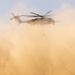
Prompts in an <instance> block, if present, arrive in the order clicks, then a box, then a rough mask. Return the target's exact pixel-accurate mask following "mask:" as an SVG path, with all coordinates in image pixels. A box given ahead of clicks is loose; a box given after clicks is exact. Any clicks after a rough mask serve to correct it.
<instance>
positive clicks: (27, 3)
mask: <svg viewBox="0 0 75 75" xmlns="http://www.w3.org/2000/svg"><path fill="white" fill-rule="evenodd" d="M74 3H75V0H7V1H6V0H0V16H1V19H4V18H7V19H8V17H9V15H10V13H11V12H13V11H14V10H15V9H16V11H17V10H18V9H19V8H18V7H20V10H19V12H20V11H21V12H25V11H26V7H28V8H29V9H28V10H29V12H30V11H33V10H34V9H37V10H38V11H39V12H40V13H46V12H47V11H50V10H51V11H55V10H58V9H60V8H61V6H62V5H63V4H68V5H71V6H72V7H75V4H74ZM19 5H22V6H19Z"/></svg>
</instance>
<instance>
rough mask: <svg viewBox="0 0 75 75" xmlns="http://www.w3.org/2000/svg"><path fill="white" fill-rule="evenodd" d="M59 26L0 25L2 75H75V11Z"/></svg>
mask: <svg viewBox="0 0 75 75" xmlns="http://www.w3.org/2000/svg"><path fill="white" fill-rule="evenodd" d="M55 19H56V20H57V19H58V20H61V22H58V23H55V25H44V26H41V25H35V26H34V25H28V24H19V25H17V24H15V23H14V24H13V23H12V24H11V23H9V24H4V23H1V24H0V28H1V29H0V75H75V9H68V10H65V12H64V13H62V14H61V15H59V16H57V17H55Z"/></svg>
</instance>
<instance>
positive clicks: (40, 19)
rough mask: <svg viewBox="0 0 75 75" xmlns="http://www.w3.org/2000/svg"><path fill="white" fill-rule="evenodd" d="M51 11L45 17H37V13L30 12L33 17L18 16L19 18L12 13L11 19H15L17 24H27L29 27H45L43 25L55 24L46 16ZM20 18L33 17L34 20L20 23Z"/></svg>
mask: <svg viewBox="0 0 75 75" xmlns="http://www.w3.org/2000/svg"><path fill="white" fill-rule="evenodd" d="M50 12H51V11H48V12H47V13H46V14H45V15H39V14H37V13H34V12H30V13H31V14H33V15H20V16H15V15H14V13H12V15H13V18H11V19H15V20H16V21H17V22H19V23H27V24H31V25H35V24H39V25H45V24H53V25H54V24H55V20H53V19H52V18H48V16H49V15H48V14H49V13H50ZM22 16H26V17H34V19H31V20H27V21H22V20H21V19H20V17H22Z"/></svg>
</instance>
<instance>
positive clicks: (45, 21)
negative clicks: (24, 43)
mask: <svg viewBox="0 0 75 75" xmlns="http://www.w3.org/2000/svg"><path fill="white" fill-rule="evenodd" d="M23 23H28V24H32V25H35V24H39V25H45V24H53V25H54V23H55V21H54V20H53V19H52V18H35V19H32V20H28V21H24V22H23Z"/></svg>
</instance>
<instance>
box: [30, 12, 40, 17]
mask: <svg viewBox="0 0 75 75" xmlns="http://www.w3.org/2000/svg"><path fill="white" fill-rule="evenodd" d="M30 13H31V14H35V15H37V16H41V15H39V14H36V13H34V12H30Z"/></svg>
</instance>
